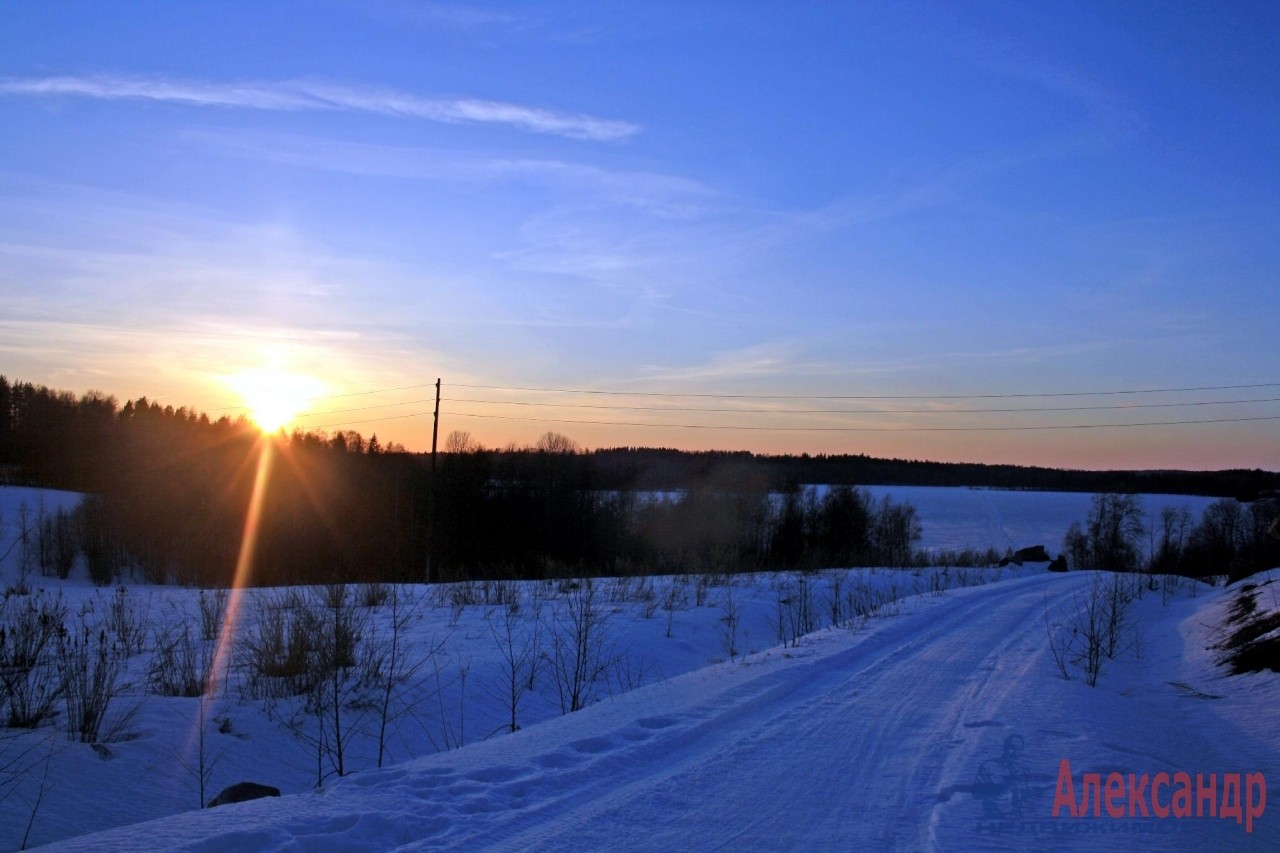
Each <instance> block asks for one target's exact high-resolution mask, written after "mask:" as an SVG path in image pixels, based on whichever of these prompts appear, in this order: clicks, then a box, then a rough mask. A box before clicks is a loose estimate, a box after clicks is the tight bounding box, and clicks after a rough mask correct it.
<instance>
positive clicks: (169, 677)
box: [147, 622, 213, 697]
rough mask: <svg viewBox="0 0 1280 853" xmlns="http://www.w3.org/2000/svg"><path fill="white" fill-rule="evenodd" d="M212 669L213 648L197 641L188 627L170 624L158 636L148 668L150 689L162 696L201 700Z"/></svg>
mask: <svg viewBox="0 0 1280 853" xmlns="http://www.w3.org/2000/svg"><path fill="white" fill-rule="evenodd" d="M212 667H213V650H212V648H211V647H210V645H209V644H208V643H205V642H203V641H201V640H197V639H193V638H192V636H191V629H190V628H189V627H188V626H187V625H186V623H184V622H179V623H175V624H170V625H169V626H168V627H166V628H165V629H164V630H162V631H158V632H157V633H156V638H155V649H154V650H153V652H152V655H151V662H150V663H149V664H148V666H147V685H148V686H149V687H150V689H151V691H152V692H153V693H157V694H159V695H161V696H186V697H194V696H200V695H202V694H203V693H204V689H205V685H206V684H208V682H209V676H210V674H211V670H212Z"/></svg>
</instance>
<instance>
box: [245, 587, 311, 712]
mask: <svg viewBox="0 0 1280 853" xmlns="http://www.w3.org/2000/svg"><path fill="white" fill-rule="evenodd" d="M254 610H255V619H254V620H253V627H252V628H251V629H250V630H249V631H247V632H245V634H244V642H243V643H242V644H241V646H240V651H241V654H242V655H243V658H244V663H245V668H246V670H247V674H248V681H247V686H248V691H249V695H250V696H251V697H252V698H255V699H264V698H270V699H280V698H283V697H286V696H298V695H301V694H304V693H307V692H308V691H310V690H311V689H312V688H313V686H314V684H315V681H316V678H317V675H316V673H315V672H314V670H313V666H312V656H313V648H312V647H313V644H314V642H315V640H316V634H317V633H318V631H317V628H316V626H315V622H316V620H317V614H315V613H313V612H312V611H311V609H310V608H306V607H297V606H291V601H290V599H289V597H288V596H287V595H281V594H279V593H276V594H265V595H262V596H260V597H258V598H257V599H256V600H255V607H254Z"/></svg>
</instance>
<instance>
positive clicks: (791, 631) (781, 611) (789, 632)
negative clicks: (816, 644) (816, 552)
mask: <svg viewBox="0 0 1280 853" xmlns="http://www.w3.org/2000/svg"><path fill="white" fill-rule="evenodd" d="M774 604H775V606H776V609H777V618H778V623H777V628H778V642H781V643H789V644H791V645H795V644H796V643H797V642H798V641H799V639H800V638H801V637H803V636H804V635H805V634H811V633H813V632H814V631H816V630H817V629H818V615H817V609H816V608H815V606H814V599H813V577H812V576H811V575H810V573H808V572H797V573H795V574H794V575H786V574H779V575H777V576H776V577H775V583H774Z"/></svg>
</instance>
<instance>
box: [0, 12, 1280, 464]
mask: <svg viewBox="0 0 1280 853" xmlns="http://www.w3.org/2000/svg"><path fill="white" fill-rule="evenodd" d="M783 5H784V6H785V8H786V13H785V14H781V13H780V12H779V7H777V6H774V5H770V4H756V3H732V2H730V3H723V2H722V3H710V4H631V3H623V4H581V3H567V2H564V0H548V2H544V3H538V4H522V3H512V2H509V0H495V2H493V3H486V4H484V5H483V6H482V7H475V8H472V6H471V5H470V4H466V3H463V4H451V3H402V2H398V3H336V4H334V3H331V4H315V5H312V4H304V6H305V9H306V14H305V16H303V17H304V18H305V26H300V24H299V21H300V18H299V15H300V14H301V13H300V12H299V10H298V9H297V8H295V7H294V6H293V5H291V4H278V3H271V2H267V3H261V2H253V3H250V2H245V0H227V2H222V3H217V4H184V12H183V14H181V15H157V14H152V13H151V12H150V11H148V9H149V7H148V6H145V5H144V6H142V7H137V6H136V5H135V4H128V3H120V2H118V0H117V2H111V0H107V2H102V3H90V4H81V5H78V6H77V14H76V15H74V16H68V15H66V14H65V11H64V10H62V9H61V4H54V3H38V2H30V0H26V1H25V2H24V0H15V2H11V3H4V4H0V127H4V128H5V129H6V133H5V134H4V138H3V140H0V372H2V373H4V374H5V375H7V376H9V377H10V378H11V379H19V380H24V381H31V382H36V383H41V384H45V385H49V386H51V387H55V388H58V389H66V390H69V391H71V392H73V393H75V394H77V395H79V394H83V393H85V392H87V391H90V390H98V391H101V392H103V393H105V394H108V395H112V396H115V397H117V398H118V399H120V400H121V401H123V400H128V399H137V398H139V397H144V396H145V397H146V398H148V399H149V400H160V401H161V402H162V405H169V404H172V405H173V406H174V408H175V409H176V408H178V407H182V406H186V407H188V408H189V409H194V410H196V411H208V412H210V414H211V415H213V416H215V417H220V416H222V415H223V414H230V416H231V417H236V416H237V415H238V414H241V413H244V414H251V416H252V417H253V419H254V420H255V421H256V422H257V423H258V424H259V425H260V426H261V427H262V429H263V430H266V431H269V432H275V431H278V430H279V429H280V428H281V427H284V428H285V429H286V430H288V431H290V432H292V431H293V430H294V429H303V430H316V431H324V432H327V433H329V434H332V433H333V432H335V431H354V432H359V433H361V434H362V435H363V436H365V438H368V437H370V436H371V435H373V434H375V433H376V434H377V436H378V439H379V442H380V443H382V444H386V443H388V442H395V443H397V444H400V445H403V446H404V447H406V448H407V449H408V450H410V451H416V452H423V451H427V450H429V449H430V447H431V436H432V434H433V432H436V430H434V429H433V427H435V426H437V425H438V427H439V429H438V433H439V436H440V438H444V437H445V436H447V435H448V434H449V433H450V432H451V431H454V430H462V431H466V432H468V433H470V434H471V436H472V438H474V440H475V441H477V442H478V443H480V444H483V445H484V446H486V447H503V446H506V445H507V444H516V445H521V446H525V445H529V444H532V443H533V442H535V441H537V439H538V437H539V436H540V435H541V434H543V433H545V432H547V431H548V430H554V431H556V432H561V433H563V434H565V435H568V436H569V437H571V438H573V439H574V440H576V441H577V442H579V443H580V444H581V445H583V446H585V447H595V448H599V447H611V446H651V447H677V448H681V449H687V450H704V449H711V448H723V449H733V450H749V451H753V452H757V453H796V454H799V453H825V454H833V453H834V454H840V453H849V454H869V455H875V456H890V457H897V458H912V459H932V460H945V461H972V462H986V463H1006V464H1017V465H1054V466H1062V465H1065V466H1069V467H1084V468H1113V467H1124V468H1127V467H1149V468H1201V469H1203V468H1254V467H1259V468H1265V469H1272V468H1277V467H1280V450H1277V448H1280V368H1277V365H1280V338H1278V337H1277V336H1276V334H1275V319H1274V318H1275V317H1276V316H1277V314H1280V288H1277V287H1276V286H1275V282H1276V280H1277V279H1278V278H1280V252H1277V250H1276V246H1277V245H1280V241H1278V240H1277V230H1276V222H1277V210H1278V209H1280V208H1278V206H1277V199H1280V165H1278V161H1277V158H1276V157H1275V152H1276V150H1277V147H1278V146H1280V113H1277V111H1276V110H1275V109H1274V103H1275V92H1276V91H1277V88H1278V87H1280V69H1278V67H1277V65H1276V62H1275V45H1274V38H1273V35H1274V33H1276V32H1277V31H1280V4H1266V3H1228V4H1221V3H1218V4H1195V3H1181V4H1137V5H1133V4H1124V3H1121V4H1117V3H1114V2H1104V0H1082V2H1080V3H1067V4H1031V5H1032V7H1033V8H1024V7H1023V4H1001V3H996V4H983V3H978V4H970V3H960V4H956V3H941V2H925V3H922V4H915V3H906V4H903V3H888V4H864V3H812V4H783ZM371 45H375V46H376V49H371V47H370V46H371ZM229 376H230V377H233V379H234V381H232V382H228V377H229ZM315 377H323V380H324V385H323V387H321V386H320V384H319V383H318V382H317V380H316V379H315ZM436 378H440V379H441V380H442V384H443V389H444V393H443V398H444V399H443V400H442V405H441V407H440V417H439V420H438V421H436V420H435V419H434V413H435V406H434V399H428V398H432V397H433V396H434V395H433V394H432V391H431V389H430V386H431V385H432V384H433V383H434V381H435V379H436ZM565 389H568V390H565ZM1158 389H1190V390H1175V391H1169V392H1168V393H1162V394H1158V395H1157V394H1155V393H1154V392H1155V391H1156V390H1158ZM336 397H341V398H342V399H335V398H336ZM747 409H753V410H756V411H744V410H747ZM764 409H773V410H775V411H770V412H765V411H760V410H764ZM814 410H822V411H814ZM833 410H834V411H833ZM847 410H857V411H856V412H855V411H847ZM979 410H981V411H979ZM997 410H998V411H997ZM316 412H321V413H323V414H322V415H319V416H315V415H314V413H316ZM304 413H305V414H307V415H308V416H307V417H303V414H304Z"/></svg>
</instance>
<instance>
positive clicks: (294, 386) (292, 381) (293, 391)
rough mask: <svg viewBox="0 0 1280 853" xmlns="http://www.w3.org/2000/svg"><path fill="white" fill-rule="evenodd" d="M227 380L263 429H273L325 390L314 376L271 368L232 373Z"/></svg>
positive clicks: (286, 422)
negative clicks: (233, 374)
mask: <svg viewBox="0 0 1280 853" xmlns="http://www.w3.org/2000/svg"><path fill="white" fill-rule="evenodd" d="M229 384H230V385H231V387H233V388H234V389H235V390H236V391H237V392H239V394H240V396H241V397H242V398H243V399H244V403H245V406H247V407H248V409H249V417H251V418H252V419H253V422H254V423H256V424H257V425H258V428H259V429H261V430H262V431H263V432H275V431H276V430H278V429H280V428H281V427H283V426H286V425H287V424H288V423H289V422H290V421H292V420H293V419H294V418H296V417H297V416H298V413H299V412H302V411H303V410H305V409H306V408H307V407H309V406H310V405H311V404H312V402H313V401H314V400H315V398H316V397H318V396H320V395H321V394H323V393H324V390H325V388H324V383H323V382H321V381H320V380H319V379H316V378H315V377H313V376H307V375H305V374H301V373H293V372H291V371H288V370H278V369H274V368H265V367H263V368H254V369H251V370H245V371H242V372H241V373H238V374H236V375H235V376H233V377H231V378H230V380H229Z"/></svg>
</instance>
